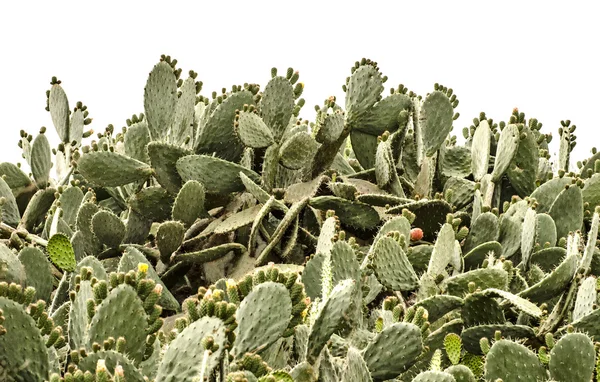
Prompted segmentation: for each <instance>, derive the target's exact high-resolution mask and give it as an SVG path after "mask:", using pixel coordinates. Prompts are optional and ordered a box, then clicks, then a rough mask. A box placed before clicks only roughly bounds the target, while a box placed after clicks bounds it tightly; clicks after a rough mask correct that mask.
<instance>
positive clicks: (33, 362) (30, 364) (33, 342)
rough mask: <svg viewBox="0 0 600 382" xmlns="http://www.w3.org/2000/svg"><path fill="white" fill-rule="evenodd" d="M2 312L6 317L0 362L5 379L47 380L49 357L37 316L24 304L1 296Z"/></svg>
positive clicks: (0, 344) (1, 337) (0, 309)
mask: <svg viewBox="0 0 600 382" xmlns="http://www.w3.org/2000/svg"><path fill="white" fill-rule="evenodd" d="M0 312H2V316H3V317H4V318H5V319H4V322H3V323H2V326H3V328H4V329H6V333H4V334H2V335H0V365H2V378H3V379H4V378H6V379H5V380H6V381H12V380H14V381H45V380H47V379H48V377H49V375H48V374H49V370H50V365H49V360H48V352H47V351H46V345H45V342H46V341H45V340H44V338H43V337H42V334H41V333H40V330H39V329H38V328H37V326H36V322H35V321H34V319H33V318H32V317H31V316H30V315H29V314H27V312H26V311H25V309H24V308H23V306H22V305H20V304H18V303H16V302H14V301H12V300H9V299H8V298H6V297H0Z"/></svg>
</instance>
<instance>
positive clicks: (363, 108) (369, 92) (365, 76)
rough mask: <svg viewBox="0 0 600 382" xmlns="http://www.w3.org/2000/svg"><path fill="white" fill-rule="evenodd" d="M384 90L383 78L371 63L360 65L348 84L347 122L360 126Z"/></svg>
mask: <svg viewBox="0 0 600 382" xmlns="http://www.w3.org/2000/svg"><path fill="white" fill-rule="evenodd" d="M382 91H383V78H382V76H381V73H379V71H378V70H377V69H376V68H375V67H373V66H371V65H362V66H359V67H358V68H357V69H356V70H355V71H354V73H352V76H350V79H349V81H348V84H347V90H346V123H348V124H349V125H350V126H355V125H356V126H359V125H361V123H358V122H359V121H361V120H362V119H363V118H365V117H366V116H367V115H368V112H369V110H370V109H371V108H372V107H373V105H375V103H376V102H377V101H378V99H379V97H380V95H381V92H382Z"/></svg>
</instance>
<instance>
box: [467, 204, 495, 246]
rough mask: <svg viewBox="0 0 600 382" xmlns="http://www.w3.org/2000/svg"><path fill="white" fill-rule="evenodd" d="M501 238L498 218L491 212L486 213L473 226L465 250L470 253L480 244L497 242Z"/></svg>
mask: <svg viewBox="0 0 600 382" xmlns="http://www.w3.org/2000/svg"><path fill="white" fill-rule="evenodd" d="M499 236H500V228H499V226H498V217H496V215H494V214H493V213H491V212H484V213H482V214H481V215H479V216H478V217H477V219H475V221H474V222H473V223H472V224H471V229H470V231H469V235H468V236H467V239H466V240H465V244H464V250H465V251H466V252H469V251H471V250H472V249H473V248H475V247H477V246H478V245H480V244H483V243H487V242H490V241H497V240H498V237H499Z"/></svg>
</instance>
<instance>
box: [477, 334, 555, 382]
mask: <svg viewBox="0 0 600 382" xmlns="http://www.w3.org/2000/svg"><path fill="white" fill-rule="evenodd" d="M498 378H500V379H502V381H503V382H538V381H544V380H546V379H547V376H546V369H545V368H544V366H543V365H542V364H541V363H540V361H539V359H538V357H537V356H536V355H535V353H533V352H532V351H531V350H529V349H527V348H526V347H525V346H523V345H521V344H518V343H515V342H512V341H509V340H500V341H497V342H495V343H494V345H493V346H492V347H491V349H490V352H489V353H488V354H487V357H486V361H485V379H486V380H489V381H495V380H497V379H498Z"/></svg>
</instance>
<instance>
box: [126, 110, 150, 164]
mask: <svg viewBox="0 0 600 382" xmlns="http://www.w3.org/2000/svg"><path fill="white" fill-rule="evenodd" d="M150 141H151V140H150V130H149V129H148V123H147V122H146V120H143V121H141V122H137V123H134V124H132V125H131V126H129V127H128V128H127V131H126V132H125V137H124V144H123V151H124V152H125V155H127V156H128V157H130V158H133V159H136V160H139V161H140V162H144V163H150V157H149V156H148V150H147V147H148V144H149V143H150Z"/></svg>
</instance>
